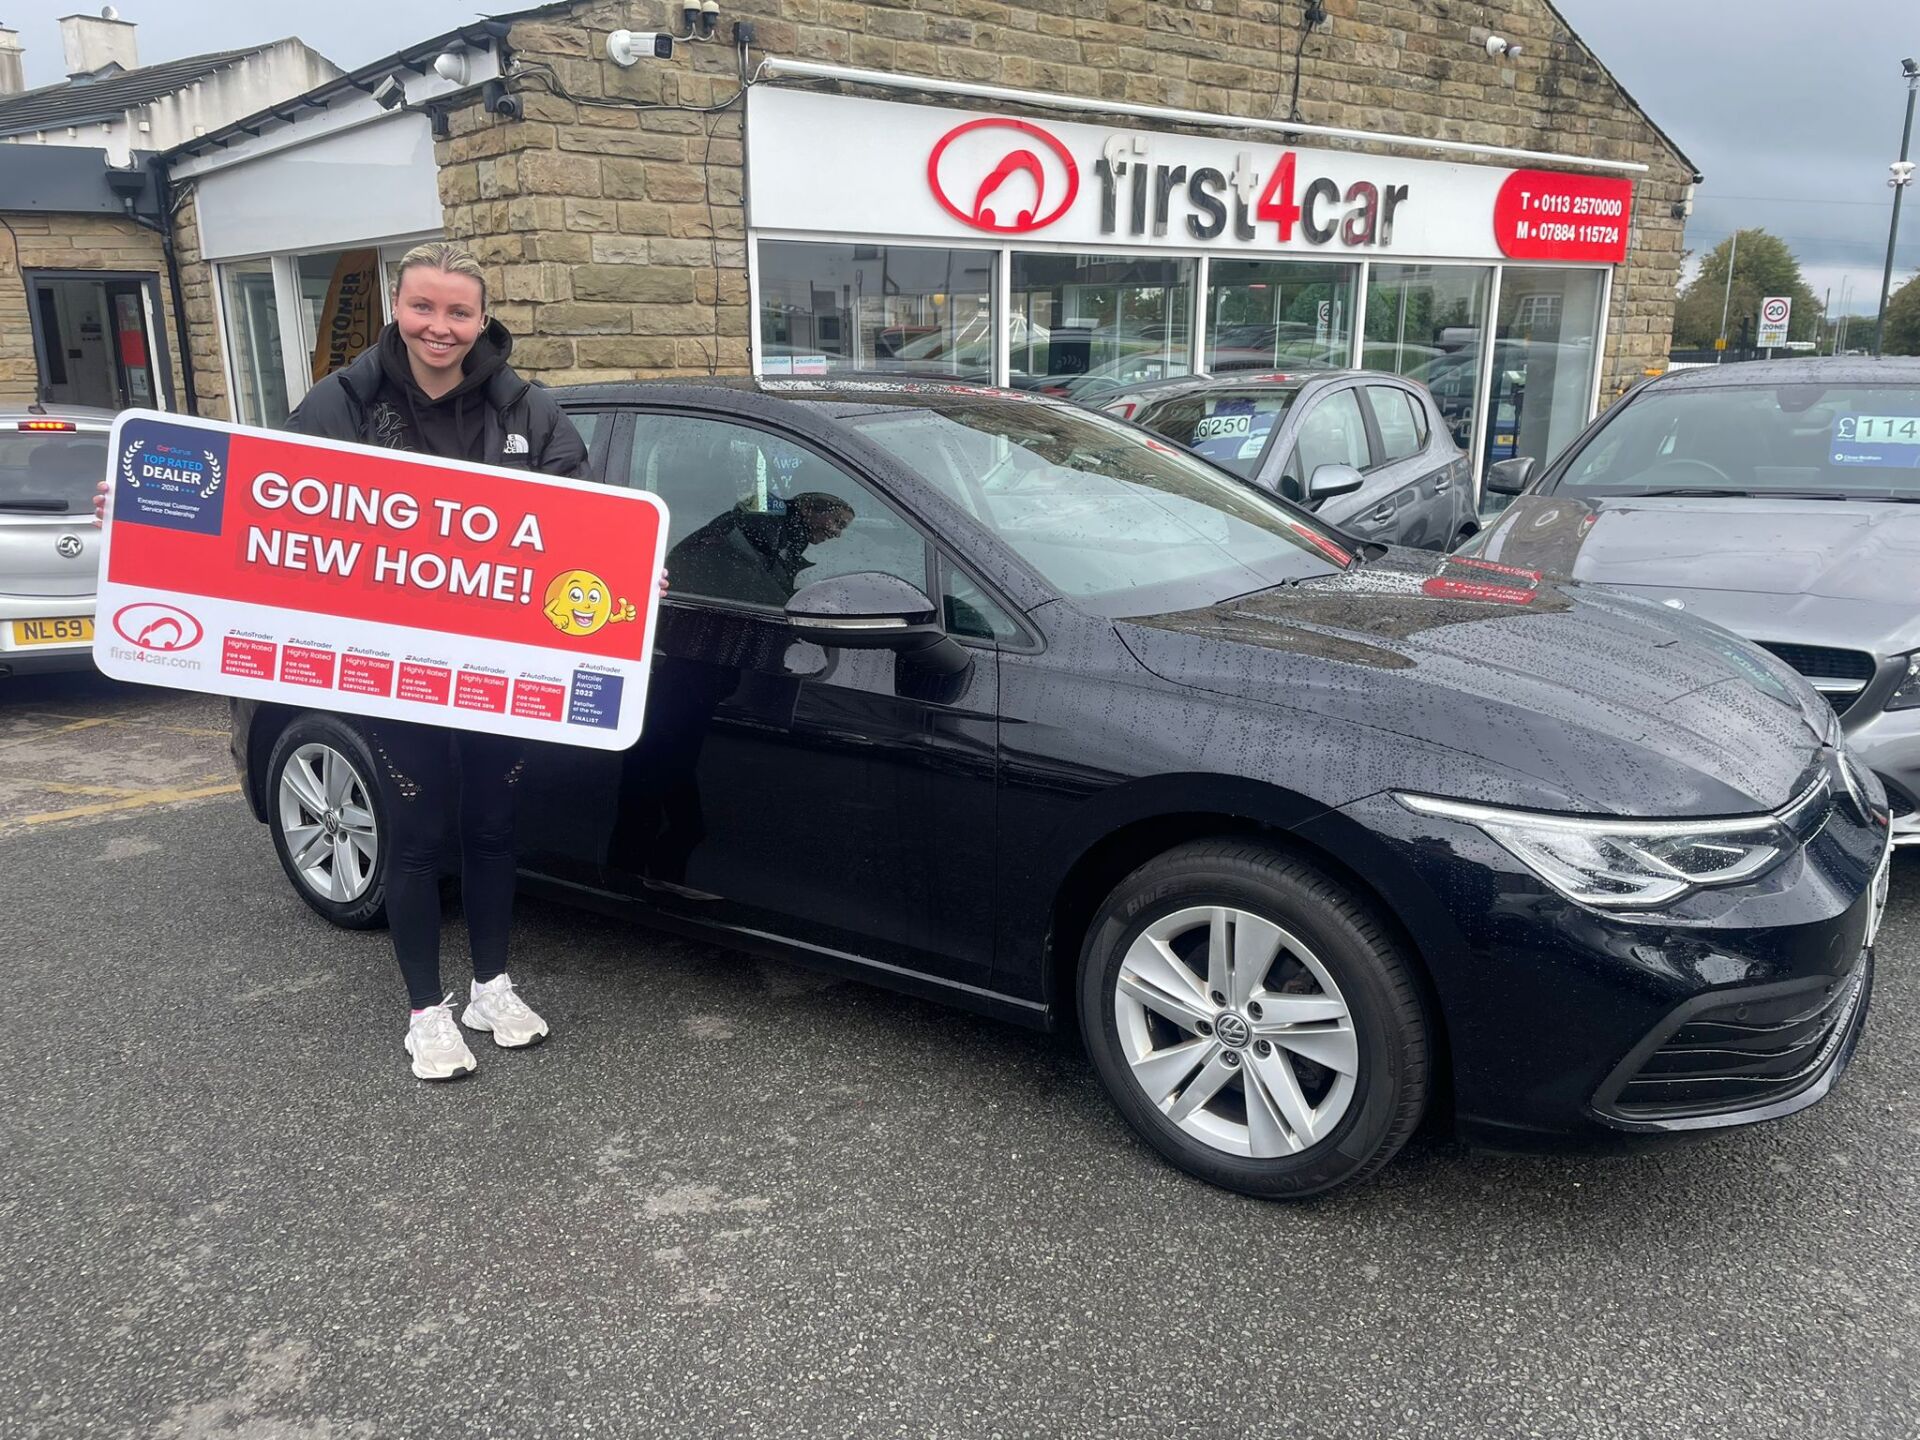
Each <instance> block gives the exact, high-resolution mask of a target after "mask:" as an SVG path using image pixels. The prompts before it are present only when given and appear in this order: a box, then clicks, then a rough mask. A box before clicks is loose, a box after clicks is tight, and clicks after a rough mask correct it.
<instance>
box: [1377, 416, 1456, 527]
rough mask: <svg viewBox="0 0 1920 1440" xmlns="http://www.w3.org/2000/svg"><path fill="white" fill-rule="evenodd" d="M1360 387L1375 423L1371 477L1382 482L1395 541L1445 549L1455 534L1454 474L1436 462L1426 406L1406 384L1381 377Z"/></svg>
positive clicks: (1381, 503)
mask: <svg viewBox="0 0 1920 1440" xmlns="http://www.w3.org/2000/svg"><path fill="white" fill-rule="evenodd" d="M1359 388H1360V395H1361V400H1362V402H1363V403H1364V404H1365V406H1366V408H1367V410H1368V412H1369V414H1370V418H1371V419H1372V421H1373V427H1372V433H1373V440H1374V469H1373V471H1372V474H1371V476H1370V478H1371V479H1374V480H1377V482H1378V483H1379V485H1380V489H1381V496H1380V500H1379V502H1378V505H1379V507H1386V508H1387V509H1388V512H1389V513H1390V515H1391V523H1390V526H1389V528H1390V530H1391V532H1392V539H1393V542H1394V543H1395V544H1397V545H1420V546H1426V547H1428V548H1430V549H1431V548H1444V547H1445V546H1446V544H1447V542H1448V541H1449V540H1451V539H1452V538H1453V531H1452V528H1451V527H1450V526H1449V524H1448V523H1447V522H1448V516H1449V515H1450V514H1451V512H1452V508H1453V496H1452V493H1451V492H1452V489H1453V484H1454V475H1453V472H1452V470H1451V469H1450V468H1449V467H1447V466H1435V465H1434V464H1433V462H1432V458H1431V456H1430V455H1429V453H1428V445H1427V439H1428V423H1427V410H1426V406H1425V405H1423V404H1422V403H1421V402H1420V398H1419V397H1418V396H1417V395H1415V394H1414V393H1413V391H1411V390H1409V389H1407V388H1406V387H1405V386H1403V385H1394V384H1389V383H1387V382H1384V381H1381V382H1375V383H1368V384H1366V385H1362V386H1361V387H1359ZM1381 538H1386V537H1384V536H1383V537H1381Z"/></svg>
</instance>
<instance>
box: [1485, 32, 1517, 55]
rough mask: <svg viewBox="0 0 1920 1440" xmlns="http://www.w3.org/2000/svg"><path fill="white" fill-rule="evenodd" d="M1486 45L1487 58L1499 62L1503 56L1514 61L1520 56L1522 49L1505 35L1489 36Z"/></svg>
mask: <svg viewBox="0 0 1920 1440" xmlns="http://www.w3.org/2000/svg"><path fill="white" fill-rule="evenodd" d="M1486 45H1487V58H1488V59H1490V60H1498V59H1499V58H1500V57H1501V56H1502V55H1504V56H1506V57H1507V58H1508V59H1509V60H1512V59H1514V58H1516V57H1517V56H1518V55H1519V54H1520V47H1519V46H1518V45H1515V44H1514V43H1513V42H1512V41H1510V40H1508V39H1507V38H1506V37H1505V36H1504V35H1489V36H1487V40H1486Z"/></svg>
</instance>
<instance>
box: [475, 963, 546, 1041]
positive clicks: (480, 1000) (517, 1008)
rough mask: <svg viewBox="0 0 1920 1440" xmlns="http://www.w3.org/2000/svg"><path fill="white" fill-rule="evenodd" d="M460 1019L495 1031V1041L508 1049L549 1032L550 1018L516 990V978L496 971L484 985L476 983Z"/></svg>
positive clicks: (483, 1028)
mask: <svg viewBox="0 0 1920 1440" xmlns="http://www.w3.org/2000/svg"><path fill="white" fill-rule="evenodd" d="M460 1023H461V1024H462V1025H464V1026H466V1027H467V1028H468V1029H469V1030H482V1031H490V1032H492V1035H493V1043H494V1044H496V1045H501V1046H504V1047H506V1048H507V1049H509V1050H517V1049H519V1048H520V1047H521V1046H522V1045H531V1044H533V1043H534V1042H535V1041H536V1040H544V1039H545V1038H546V1036H547V1022H546V1021H544V1020H542V1019H541V1018H540V1017H539V1016H538V1015H536V1014H534V1013H533V1009H532V1007H531V1006H529V1005H528V1004H527V1002H526V1001H524V1000H522V999H521V998H520V997H519V996H518V995H516V994H514V993H513V981H512V980H511V979H509V978H508V977H507V976H505V975H496V976H494V977H493V979H491V980H489V981H487V982H486V983H485V984H484V985H483V984H481V983H480V982H478V981H475V982H474V983H473V994H472V997H471V998H470V999H469V1000H468V1001H467V1008H466V1009H465V1010H463V1011H461V1012H460Z"/></svg>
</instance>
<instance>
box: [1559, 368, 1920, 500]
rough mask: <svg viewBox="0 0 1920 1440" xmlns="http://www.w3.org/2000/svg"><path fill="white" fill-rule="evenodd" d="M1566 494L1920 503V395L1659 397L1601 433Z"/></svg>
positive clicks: (1736, 387) (1827, 388)
mask: <svg viewBox="0 0 1920 1440" xmlns="http://www.w3.org/2000/svg"><path fill="white" fill-rule="evenodd" d="M1560 485H1561V487H1562V488H1565V489H1570V490H1575V491H1579V492H1581V493H1588V494H1598V495H1647V494H1656V493H1657V494H1667V493H1672V494H1677V495H1687V494H1703V495H1707V494H1722V495H1724V494H1728V493H1732V494H1736V495H1757V496H1766V495H1780V496H1794V495H1813V496H1819V497H1827V496H1831V497H1833V498H1835V499H1880V500H1889V499H1891V500H1920V385H1885V384H1882V385H1866V384H1833V385H1825V384H1818V383H1807V382H1795V383H1791V384H1773V385H1751V384H1749V385H1741V384H1731V385H1714V386H1708V387H1704V388H1700V389H1694V388H1691V387H1688V388H1674V389H1664V390H1663V389H1661V388H1659V387H1658V386H1655V387H1653V388H1650V389H1648V390H1646V391H1644V392H1642V393H1641V394H1640V395H1638V396H1637V397H1635V398H1634V399H1632V400H1630V401H1628V402H1627V403H1626V404H1625V405H1623V406H1621V407H1620V410H1619V411H1618V413H1616V414H1615V415H1614V416H1613V417H1612V418H1611V419H1610V420H1608V422H1607V423H1606V424H1605V425H1603V426H1601V427H1600V429H1599V430H1598V431H1597V432H1596V433H1595V434H1594V435H1593V437H1592V438H1591V439H1590V440H1589V441H1588V442H1587V444H1586V445H1585V447H1583V448H1582V449H1581V451H1580V452H1579V454H1577V455H1575V456H1574V457H1573V460H1572V463H1571V464H1569V465H1568V467H1567V470H1566V473H1565V474H1564V475H1563V476H1562V478H1561V480H1560Z"/></svg>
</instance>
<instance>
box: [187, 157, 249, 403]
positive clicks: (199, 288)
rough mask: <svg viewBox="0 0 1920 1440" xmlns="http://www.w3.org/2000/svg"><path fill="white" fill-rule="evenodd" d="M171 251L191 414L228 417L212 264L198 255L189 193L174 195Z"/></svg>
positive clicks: (197, 222)
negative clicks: (182, 315)
mask: <svg viewBox="0 0 1920 1440" xmlns="http://www.w3.org/2000/svg"><path fill="white" fill-rule="evenodd" d="M176 199H177V200H178V208H177V209H175V211H174V215H173V254H174V259H175V260H177V261H178V262H179V265H180V295H181V298H182V300H183V301H184V302H185V306H184V308H185V310H186V312H187V348H188V350H189V351H190V352H191V353H192V355H193V390H194V413H195V414H197V415H204V416H205V417H206V418H207V419H209V420H231V419H233V418H234V416H233V412H232V410H231V408H230V407H229V405H228V401H227V367H226V359H225V356H226V342H225V340H224V338H223V337H222V336H221V334H220V326H219V321H218V318H217V312H216V311H215V309H214V303H213V267H212V266H211V265H208V264H206V263H205V262H203V261H202V260H201V258H200V215H199V211H198V209H197V208H196V206H195V203H194V199H193V193H192V191H191V190H188V191H186V192H185V193H184V194H183V195H180V196H177V197H176Z"/></svg>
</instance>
